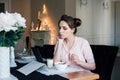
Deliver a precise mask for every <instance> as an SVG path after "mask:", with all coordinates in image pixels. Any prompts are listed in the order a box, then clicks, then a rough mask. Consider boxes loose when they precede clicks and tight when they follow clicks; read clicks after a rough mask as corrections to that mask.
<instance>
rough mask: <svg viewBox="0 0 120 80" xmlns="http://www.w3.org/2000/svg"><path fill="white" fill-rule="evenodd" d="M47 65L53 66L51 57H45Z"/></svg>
mask: <svg viewBox="0 0 120 80" xmlns="http://www.w3.org/2000/svg"><path fill="white" fill-rule="evenodd" d="M47 66H48V68H52V67H53V59H47Z"/></svg>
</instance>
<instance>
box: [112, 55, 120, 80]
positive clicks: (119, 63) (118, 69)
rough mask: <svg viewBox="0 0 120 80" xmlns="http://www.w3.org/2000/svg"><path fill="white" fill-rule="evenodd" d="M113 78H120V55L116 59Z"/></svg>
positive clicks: (115, 79) (116, 79) (113, 79)
mask: <svg viewBox="0 0 120 80" xmlns="http://www.w3.org/2000/svg"><path fill="white" fill-rule="evenodd" d="M111 80H120V57H117V58H116V60H115V64H114V68H113V72H112V76H111Z"/></svg>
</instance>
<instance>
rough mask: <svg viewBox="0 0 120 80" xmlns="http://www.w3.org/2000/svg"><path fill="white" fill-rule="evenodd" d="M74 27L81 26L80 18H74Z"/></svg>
mask: <svg viewBox="0 0 120 80" xmlns="http://www.w3.org/2000/svg"><path fill="white" fill-rule="evenodd" d="M74 25H75V26H74V27H79V26H80V25H81V20H80V19H78V18H74Z"/></svg>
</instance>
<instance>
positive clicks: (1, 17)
mask: <svg viewBox="0 0 120 80" xmlns="http://www.w3.org/2000/svg"><path fill="white" fill-rule="evenodd" d="M25 28H26V20H25V18H23V17H22V16H21V15H20V14H19V13H9V12H5V13H0V46H1V47H3V46H4V47H10V46H13V47H14V46H15V44H16V42H17V41H18V40H19V39H20V38H21V37H22V34H23V32H24V29H25Z"/></svg>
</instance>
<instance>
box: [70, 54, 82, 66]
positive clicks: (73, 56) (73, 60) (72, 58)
mask: <svg viewBox="0 0 120 80" xmlns="http://www.w3.org/2000/svg"><path fill="white" fill-rule="evenodd" d="M71 61H72V62H75V63H77V64H79V62H80V60H79V57H78V56H77V55H76V54H72V55H71Z"/></svg>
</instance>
